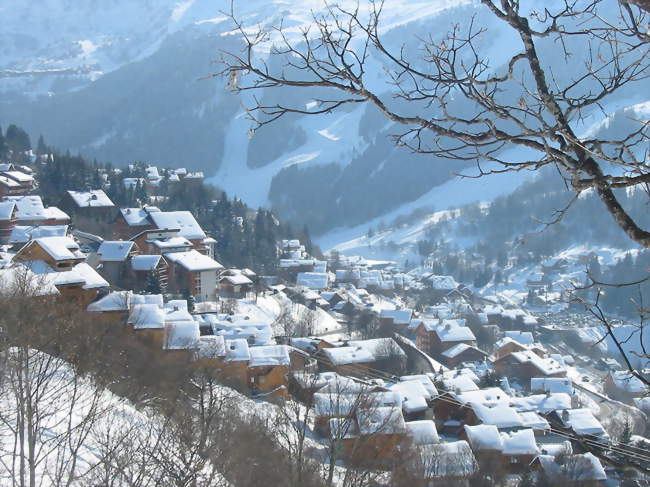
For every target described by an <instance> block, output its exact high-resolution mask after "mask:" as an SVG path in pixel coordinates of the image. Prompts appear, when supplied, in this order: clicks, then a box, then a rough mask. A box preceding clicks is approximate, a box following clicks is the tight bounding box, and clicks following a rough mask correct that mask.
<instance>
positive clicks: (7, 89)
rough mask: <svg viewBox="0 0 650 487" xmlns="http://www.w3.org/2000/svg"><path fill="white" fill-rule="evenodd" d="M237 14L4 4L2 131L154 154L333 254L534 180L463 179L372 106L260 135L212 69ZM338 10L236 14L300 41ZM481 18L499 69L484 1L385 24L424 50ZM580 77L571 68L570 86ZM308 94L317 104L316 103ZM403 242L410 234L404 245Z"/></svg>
mask: <svg viewBox="0 0 650 487" xmlns="http://www.w3.org/2000/svg"><path fill="white" fill-rule="evenodd" d="M356 3H357V2H356V1H354V0H345V1H343V2H338V4H339V5H341V6H342V7H349V6H351V5H356ZM362 3H363V2H362ZM229 5H230V2H229V1H227V0H218V1H216V2H215V1H213V0H185V1H179V0H160V1H155V2H154V1H151V0H145V1H141V2H127V1H126V0H116V1H114V2H110V3H101V5H99V6H97V5H96V4H95V2H92V1H91V0H82V1H75V2H72V1H70V0H45V1H44V2H20V1H18V0H7V1H6V2H3V4H2V6H0V43H2V44H3V46H7V47H6V48H5V49H3V50H1V51H0V92H1V93H3V96H2V97H0V125H2V126H6V125H8V124H10V123H15V124H17V125H20V126H22V127H25V129H26V130H28V132H29V133H30V135H31V136H32V137H33V138H34V139H35V138H36V137H37V136H38V135H40V134H43V135H44V136H45V139H46V141H47V142H48V143H49V144H51V145H53V146H54V147H59V148H61V149H64V150H67V149H69V150H71V151H73V152H74V151H80V152H81V153H82V154H84V155H85V156H87V157H95V158H97V159H98V160H102V161H107V162H111V163H113V164H115V165H124V164H127V163H130V162H133V161H134V160H141V161H149V162H151V163H159V164H161V165H163V166H187V167H189V168H192V169H196V170H202V171H204V172H205V173H206V175H207V176H209V177H210V176H211V179H210V181H211V182H213V183H214V184H216V185H217V186H220V187H222V188H223V189H224V190H225V191H226V192H227V193H228V194H229V195H232V196H238V197H240V198H242V199H243V200H244V201H245V202H246V203H248V204H249V205H251V206H260V205H264V206H272V207H273V208H274V209H275V210H277V211H278V212H279V213H280V214H281V216H283V217H284V218H285V219H288V220H291V221H293V222H294V223H296V224H297V225H302V224H303V223H308V224H309V228H310V231H311V233H312V234H319V235H323V236H322V238H321V243H322V245H323V247H325V248H331V247H334V246H335V245H337V244H340V243H342V242H346V241H349V240H352V239H355V238H358V237H359V236H361V235H364V234H365V233H366V232H367V230H368V228H370V227H372V228H375V229H376V228H378V227H380V226H389V225H390V224H391V223H392V222H393V220H395V218H398V217H403V216H408V215H410V214H412V213H413V212H415V211H417V212H420V213H421V214H431V213H432V212H434V211H440V210H444V209H447V208H450V207H455V206H459V205H463V204H466V203H471V202H476V201H490V200H492V199H493V198H494V197H496V196H498V195H501V194H504V193H507V192H510V191H512V190H513V189H514V188H515V187H517V186H518V185H519V184H520V183H521V182H522V181H524V180H526V178H527V174H525V173H521V174H517V175H509V176H502V177H500V178H499V177H495V178H489V179H483V180H477V181H475V180H460V179H459V178H457V177H454V176H453V173H454V172H462V171H466V172H468V173H471V171H472V169H471V168H469V167H467V166H466V165H463V164H456V165H453V166H452V165H450V164H449V161H446V160H441V159H436V158H433V157H427V156H422V155H416V154H412V153H410V152H409V151H407V150H403V149H398V148H396V147H394V145H393V144H392V141H391V139H390V135H393V134H395V133H399V131H400V128H399V127H396V126H394V125H393V124H390V123H387V122H386V120H385V119H384V117H383V116H382V115H381V114H379V113H378V112H377V111H376V110H375V109H373V108H372V107H368V106H365V105H357V106H355V107H353V108H349V109H344V110H340V111H336V112H335V113H332V114H329V115H323V116H320V117H308V116H294V117H292V118H287V119H284V120H283V121H282V122H279V123H276V124H274V125H270V126H266V127H264V128H262V129H260V130H258V131H257V132H256V133H255V134H254V136H253V137H250V136H249V129H250V128H251V122H250V120H248V119H247V117H246V111H245V107H247V106H251V105H252V104H253V103H252V100H251V99H250V98H248V99H247V98H245V97H244V98H239V97H238V96H236V95H235V94H233V93H232V92H230V91H228V90H226V89H225V80H223V79H220V78H209V79H208V78H207V77H208V76H209V75H210V74H212V73H214V72H216V71H218V70H219V67H218V66H216V65H215V64H213V63H212V61H213V60H214V59H215V58H217V57H218V56H219V52H220V51H236V50H238V49H239V48H240V47H241V44H240V39H239V37H238V35H236V33H235V32H234V31H233V25H232V24H231V23H230V21H229V20H228V19H227V18H226V16H225V15H224V12H223V11H224V10H228V8H229ZM324 5H325V3H324V2H323V1H322V0H300V1H294V0H254V1H247V2H235V11H236V15H237V16H238V17H239V18H241V19H243V21H244V22H245V24H246V26H248V27H249V28H254V27H255V26H268V25H275V24H277V23H278V22H279V21H280V20H281V19H282V21H283V25H284V27H285V29H286V31H287V34H288V35H289V36H294V35H297V34H298V33H299V32H300V29H301V28H304V27H305V26H306V25H307V24H308V23H309V22H310V19H311V15H312V13H313V12H319V11H322V9H323V7H324ZM473 17H474V18H475V19H476V22H480V23H481V25H484V26H485V27H486V28H487V29H488V30H489V31H490V35H489V36H484V38H482V39H481V40H480V41H479V42H480V43H482V46H483V48H484V52H485V53H486V55H488V56H489V58H490V63H491V66H492V67H494V68H495V69H496V68H498V66H499V65H500V64H502V63H503V62H504V60H505V59H506V56H507V55H508V54H509V52H510V51H511V50H512V49H513V48H514V47H513V46H515V45H516V43H514V42H513V39H512V34H511V33H509V32H508V31H507V30H504V29H503V28H502V26H501V24H500V23H499V22H498V21H496V20H495V19H494V18H492V17H491V16H490V15H489V13H487V12H485V9H483V8H481V7H479V6H478V5H477V2H476V1H472V0H435V1H431V0H394V1H390V2H386V5H385V6H384V9H383V21H382V27H383V29H384V33H385V41H386V42H387V43H388V44H389V45H391V46H393V47H396V46H400V45H401V44H402V43H404V42H406V43H407V44H406V48H407V49H411V50H414V52H417V49H418V41H417V39H418V37H423V36H427V35H429V34H430V33H431V32H435V33H436V34H435V35H442V34H443V33H444V32H446V31H447V30H448V29H449V26H450V25H452V24H454V23H457V22H459V20H461V21H462V19H470V18H473ZM145 19H146V20H145ZM554 49H555V47H554V45H553V44H552V43H547V44H544V42H542V44H541V45H540V51H541V52H542V53H543V54H544V55H545V56H547V57H550V58H551V59H552V58H553V56H552V54H553V52H554ZM260 55H262V56H263V55H264V53H263V52H262V53H261V54H260ZM370 67H371V68H372V69H371V70H370V71H371V72H370V74H368V81H367V83H368V84H369V86H372V87H373V89H377V90H378V91H382V90H385V89H388V88H387V87H386V85H385V82H384V81H383V80H384V77H383V75H382V73H383V71H382V68H381V65H380V63H378V62H377V58H376V53H373V54H371V60H370ZM569 71H570V70H569ZM569 71H567V70H559V72H560V73H561V74H562V76H567V77H569V76H571V75H572V73H571V72H569ZM257 95H258V96H261V97H263V98H264V99H265V101H269V102H277V101H278V100H283V99H285V98H286V97H288V98H289V99H292V100H293V99H295V97H296V96H298V94H297V93H296V92H294V91H281V90H280V91H277V92H270V91H265V92H263V93H257ZM301 95H304V96H303V97H301V98H300V102H301V103H303V102H304V104H305V106H308V105H309V104H310V103H313V99H314V98H315V97H317V93H314V92H310V93H301ZM251 96H252V95H251ZM303 98H304V99H303ZM641 102H647V95H646V94H645V93H643V90H632V91H630V90H628V91H625V90H623V91H621V93H620V96H618V95H617V97H616V98H614V99H612V100H610V103H609V104H608V105H606V106H604V107H603V108H605V109H606V111H607V113H609V114H611V113H614V112H615V111H616V110H620V109H621V108H624V107H627V106H631V105H634V104H636V103H641ZM451 103H453V100H452V101H451ZM584 115H585V117H586V118H585V122H584V123H583V126H582V127H581V128H580V130H581V132H586V131H588V130H599V129H602V128H603V127H604V126H607V127H609V128H610V129H611V130H616V128H617V127H619V126H624V125H625V123H626V118H625V117H618V118H617V117H613V118H612V117H609V118H608V117H606V115H603V113H602V112H598V113H596V112H594V113H593V114H587V113H585V114H584ZM603 124H604V125H603ZM508 157H510V158H512V160H517V159H518V158H521V157H523V154H522V153H521V152H512V153H511V154H509V155H508ZM382 224H383V225H382ZM416 226H417V225H416ZM413 231H415V232H416V233H417V232H418V231H420V230H417V228H415V229H413ZM407 233H408V232H407ZM405 238H406V239H408V238H412V236H411V237H409V236H408V235H404V236H396V237H395V238H393V237H391V241H392V240H397V242H396V243H398V244H399V241H400V240H404V239H405ZM350 245H352V247H354V246H355V245H356V244H350ZM348 247H349V246H348ZM349 250H352V248H349Z"/></svg>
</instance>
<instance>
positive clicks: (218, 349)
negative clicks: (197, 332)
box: [199, 335, 226, 359]
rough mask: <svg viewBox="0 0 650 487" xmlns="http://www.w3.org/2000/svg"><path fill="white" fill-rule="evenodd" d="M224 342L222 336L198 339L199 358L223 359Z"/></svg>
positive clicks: (224, 352) (224, 351)
mask: <svg viewBox="0 0 650 487" xmlns="http://www.w3.org/2000/svg"><path fill="white" fill-rule="evenodd" d="M225 355H226V341H225V340H224V339H223V337H222V336H215V335H205V336H201V337H200V338H199V358H205V359H211V358H219V357H225Z"/></svg>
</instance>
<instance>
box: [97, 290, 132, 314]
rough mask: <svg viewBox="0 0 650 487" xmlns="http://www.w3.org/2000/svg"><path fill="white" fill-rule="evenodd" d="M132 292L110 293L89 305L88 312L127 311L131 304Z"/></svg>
mask: <svg viewBox="0 0 650 487" xmlns="http://www.w3.org/2000/svg"><path fill="white" fill-rule="evenodd" d="M131 294H132V293H131V291H115V292H112V293H108V294H107V295H106V296H103V297H101V298H100V299H98V300H97V301H93V302H92V303H90V304H89V305H88V308H87V310H88V311H94V312H100V311H106V312H108V311H127V310H128V309H129V304H130V303H131Z"/></svg>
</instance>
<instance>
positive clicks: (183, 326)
mask: <svg viewBox="0 0 650 487" xmlns="http://www.w3.org/2000/svg"><path fill="white" fill-rule="evenodd" d="M164 333H165V334H164V342H163V347H162V348H163V350H165V351H166V355H167V356H168V357H172V358H173V359H175V360H179V361H181V362H188V361H190V360H193V359H194V358H195V356H196V354H197V352H198V350H199V337H200V333H199V325H198V323H197V322H196V321H194V320H191V319H190V320H178V321H171V322H165V328H164Z"/></svg>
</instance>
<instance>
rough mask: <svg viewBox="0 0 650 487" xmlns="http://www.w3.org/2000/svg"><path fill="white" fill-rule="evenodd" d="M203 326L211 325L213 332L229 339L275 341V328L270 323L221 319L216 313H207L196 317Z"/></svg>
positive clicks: (262, 342) (263, 342)
mask: <svg viewBox="0 0 650 487" xmlns="http://www.w3.org/2000/svg"><path fill="white" fill-rule="evenodd" d="M196 319H197V320H198V321H199V323H200V324H201V325H202V326H211V327H212V333H213V334H215V335H221V336H223V337H224V338H226V339H227V340H234V339H244V340H248V341H249V342H250V344H251V345H270V344H271V343H272V342H273V330H272V328H271V325H269V324H268V323H260V322H250V321H235V322H229V321H225V320H220V319H219V318H218V317H216V316H215V315H211V314H206V315H199V316H197V317H196Z"/></svg>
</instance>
